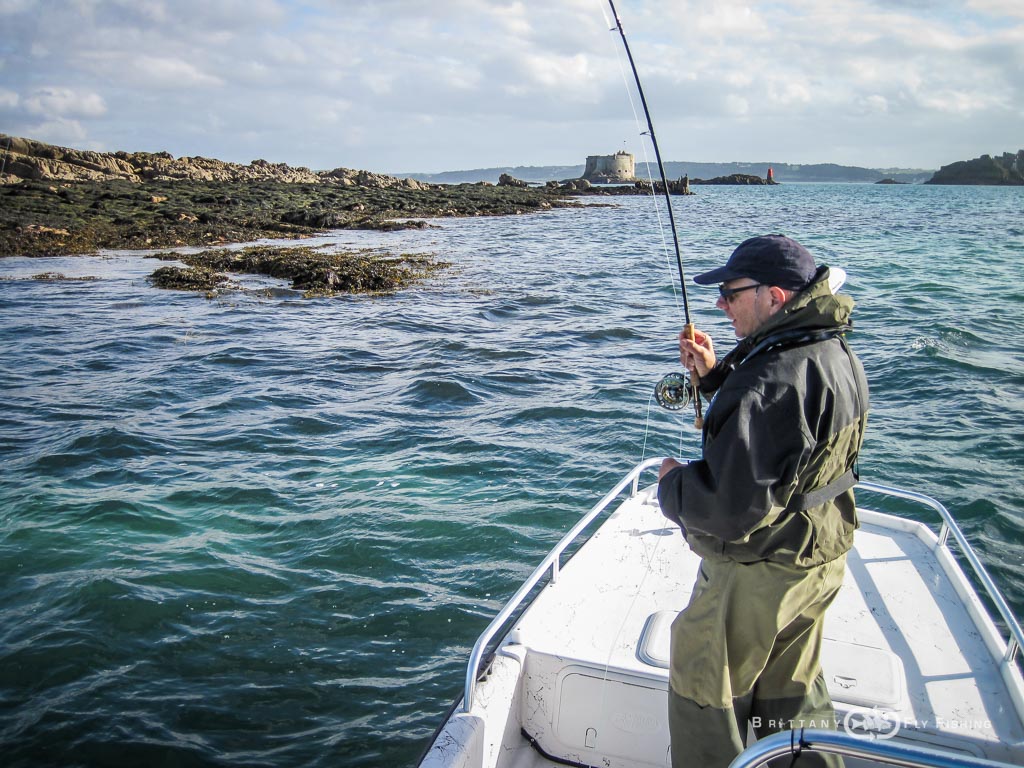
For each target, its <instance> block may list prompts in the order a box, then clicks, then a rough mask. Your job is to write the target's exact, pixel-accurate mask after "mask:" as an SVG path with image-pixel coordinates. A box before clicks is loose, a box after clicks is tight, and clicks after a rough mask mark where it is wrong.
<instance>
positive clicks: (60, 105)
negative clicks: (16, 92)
mask: <svg viewBox="0 0 1024 768" xmlns="http://www.w3.org/2000/svg"><path fill="white" fill-rule="evenodd" d="M25 109H26V111H27V112H28V113H29V114H30V115H37V116H41V117H47V118H65V117H67V118H74V117H101V116H102V115H104V114H106V112H107V105H106V104H105V103H104V101H103V97H102V96H100V95H99V94H98V93H92V92H89V91H85V92H83V91H76V90H74V89H73V88H61V87H55V86H47V87H43V88H37V89H36V90H35V91H33V92H32V93H30V94H29V95H28V97H27V98H26V99H25Z"/></svg>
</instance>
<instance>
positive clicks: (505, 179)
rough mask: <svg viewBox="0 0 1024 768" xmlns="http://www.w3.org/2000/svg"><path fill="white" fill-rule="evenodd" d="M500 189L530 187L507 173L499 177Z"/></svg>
mask: <svg viewBox="0 0 1024 768" xmlns="http://www.w3.org/2000/svg"><path fill="white" fill-rule="evenodd" d="M498 186H499V187H528V186H530V185H529V184H527V183H526V182H525V181H523V180H522V179H517V178H516V177H515V176H510V175H508V174H507V173H503V174H501V176H499V177H498Z"/></svg>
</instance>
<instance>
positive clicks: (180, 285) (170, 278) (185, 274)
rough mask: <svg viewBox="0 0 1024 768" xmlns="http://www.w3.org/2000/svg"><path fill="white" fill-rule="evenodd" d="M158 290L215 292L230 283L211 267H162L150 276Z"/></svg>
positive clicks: (225, 276)
mask: <svg viewBox="0 0 1024 768" xmlns="http://www.w3.org/2000/svg"><path fill="white" fill-rule="evenodd" d="M149 280H150V282H151V283H152V284H153V285H154V286H156V287H157V288H170V289H173V290H176V291H213V290H215V289H216V288H218V287H220V286H223V285H226V284H227V283H228V282H229V278H228V276H227V275H222V274H220V273H219V272H215V271H214V270H212V269H210V268H209V267H201V266H197V267H185V268H182V267H160V269H158V270H156V271H155V272H154V273H153V274H151V275H150V276H149Z"/></svg>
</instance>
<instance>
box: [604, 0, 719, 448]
mask: <svg viewBox="0 0 1024 768" xmlns="http://www.w3.org/2000/svg"><path fill="white" fill-rule="evenodd" d="M608 7H609V8H610V9H611V12H612V16H613V17H614V18H615V27H614V28H613V30H612V31H614V30H616V29H617V30H618V33H619V37H620V38H621V39H622V47H623V48H624V49H625V51H626V58H627V59H628V60H629V66H630V69H632V71H633V80H634V82H635V83H636V91H637V95H639V96H640V104H641V106H642V107H643V110H644V116H645V117H646V118H647V135H648V136H649V137H650V139H651V146H652V147H653V148H654V157H655V159H656V160H657V161H658V172H659V174H660V175H661V191H662V192H663V193H664V195H665V205H666V208H667V210H668V222H669V227H670V229H671V231H672V244H673V246H674V247H675V255H676V267H677V268H678V271H679V287H680V289H681V291H682V294H681V295H682V299H683V315H684V319H685V323H686V324H685V328H684V333H685V334H686V337H687V338H689V339H691V340H692V339H693V338H694V327H693V322H692V321H691V320H690V301H689V297H688V296H687V294H686V275H685V273H684V271H683V256H682V252H681V250H680V248H679V232H678V230H677V228H676V218H675V214H674V213H673V211H672V194H671V192H670V191H669V188H668V176H667V175H666V173H665V163H664V162H663V161H662V159H661V149H660V148H659V146H658V137H657V134H656V133H655V131H654V120H653V119H652V118H651V110H650V108H649V107H648V105H647V97H646V96H645V95H644V88H643V85H642V84H641V83H640V72H639V70H637V68H636V62H635V61H634V59H633V52H632V51H631V50H630V48H629V41H628V40H627V39H626V32H625V30H624V29H623V28H622V20H621V19H620V18H619V13H618V11H617V10H616V9H615V2H614V0H608ZM605 18H606V19H607V16H605ZM627 90H628V89H627ZM630 101H631V102H632V99H631V100H630ZM638 119H639V118H638ZM649 171H650V164H648V172H649ZM653 191H656V190H653ZM670 375H672V376H675V375H677V374H670ZM664 382H665V380H664V379H663V380H662V381H661V382H659V383H658V385H657V386H656V387H655V392H656V393H657V400H658V403H659V404H661V405H666V404H671V405H679V403H680V402H681V401H680V399H679V397H678V392H679V388H678V386H674V385H666V384H665V383H664ZM697 384H698V381H697V375H696V372H693V373H691V375H690V382H689V386H688V387H687V389H689V390H690V392H691V396H692V399H693V408H694V412H695V414H696V418H695V419H694V426H695V427H696V428H697V429H700V428H701V427H703V425H704V416H703V414H702V412H701V410H702V408H701V400H700V392H699V390H698V388H697ZM666 407H667V406H666ZM679 407H680V408H682V407H685V403H684V404H683V405H680V406H679Z"/></svg>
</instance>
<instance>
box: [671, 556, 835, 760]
mask: <svg viewBox="0 0 1024 768" xmlns="http://www.w3.org/2000/svg"><path fill="white" fill-rule="evenodd" d="M845 565H846V556H845V555H843V556H842V557H839V558H837V559H836V560H833V561H831V562H829V563H825V564H824V565H819V566H816V567H813V568H794V567H793V566H787V565H781V564H779V563H771V562H759V563H752V564H749V565H744V564H741V563H737V562H734V561H731V560H713V559H705V560H704V561H703V563H702V564H701V568H700V572H699V573H698V574H697V583H696V585H695V586H694V590H693V595H692V597H691V598H690V604H689V605H688V606H687V607H686V608H685V609H684V610H683V611H682V612H681V613H680V614H679V616H677V617H676V620H675V621H674V622H673V623H672V648H671V654H672V668H671V675H670V682H671V687H670V692H669V731H670V733H671V738H672V766H673V768H726V766H728V765H729V763H730V762H731V761H732V760H733V758H735V757H736V755H738V754H739V753H740V752H742V751H743V748H744V746H745V742H746V736H747V727H748V725H749V726H751V727H752V728H753V730H754V733H755V734H756V735H757V737H758V738H762V737H764V736H766V735H768V734H771V733H777V732H779V731H784V730H789V729H791V728H794V729H795V728H805V727H806V728H835V727H836V726H835V712H834V710H833V708H832V700H831V698H830V697H829V695H828V690H827V689H826V687H825V680H824V677H823V676H822V674H821V662H820V655H821V639H822V620H823V618H824V615H825V609H826V608H828V606H829V604H830V603H831V602H832V600H833V599H834V598H835V596H836V593H837V592H838V591H839V587H840V586H841V584H842V581H843V571H844V570H845ZM775 763H776V764H779V765H785V766H789V765H791V764H792V765H796V766H800V768H811V767H812V766H830V767H835V766H840V767H841V766H842V765H843V762H842V758H840V757H837V756H835V755H821V754H812V753H807V754H806V755H803V756H801V757H800V758H799V759H798V760H797V761H796V762H795V763H794V762H793V761H792V758H790V757H786V758H785V759H784V760H777V761H775Z"/></svg>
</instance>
